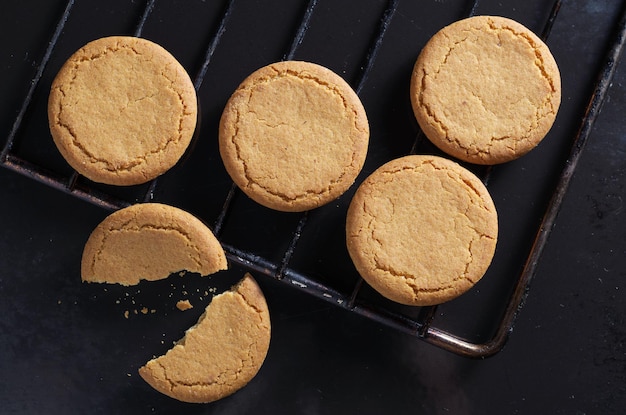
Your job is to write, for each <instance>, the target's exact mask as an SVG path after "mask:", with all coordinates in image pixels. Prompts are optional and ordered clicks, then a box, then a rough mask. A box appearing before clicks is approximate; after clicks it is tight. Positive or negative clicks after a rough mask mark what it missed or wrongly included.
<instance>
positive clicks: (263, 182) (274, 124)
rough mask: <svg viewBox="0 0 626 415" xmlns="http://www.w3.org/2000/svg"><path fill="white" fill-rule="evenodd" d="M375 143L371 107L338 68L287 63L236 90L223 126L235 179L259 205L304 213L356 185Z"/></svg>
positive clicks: (223, 150)
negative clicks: (368, 110) (367, 111)
mask: <svg viewBox="0 0 626 415" xmlns="http://www.w3.org/2000/svg"><path fill="white" fill-rule="evenodd" d="M368 143H369V125H368V122H367V117H366V114H365V109H364V108H363V105H362V104H361V101H360V99H359V97H358V96H357V95H356V93H355V92H354V91H353V90H352V88H351V87H350V86H349V85H348V84H347V83H346V82H345V81H344V80H343V79H342V78H341V77H340V76H339V75H337V74H335V73H334V72H332V71H331V70H329V69H327V68H325V67H323V66H320V65H317V64H314V63H310V62H300V61H285V62H278V63H274V64H271V65H268V66H266V67H263V68H261V69H258V70H257V71H255V72H254V73H252V74H251V75H250V76H248V77H247V78H246V79H245V80H244V81H243V82H242V83H241V85H240V86H239V87H238V88H237V89H236V91H235V92H234V93H233V95H232V96H231V98H230V99H229V101H228V103H227V104H226V107H225V108H224V111H223V114H222V118H221V121H220V126H219V146H220V154H221V156H222V160H223V162H224V166H225V167H226V170H227V171H228V173H229V174H230V176H231V177H232V179H233V181H234V182H235V183H236V184H237V186H239V188H241V189H242V190H243V192H244V193H246V194H247V195H248V196H249V197H250V198H252V199H253V200H255V201H256V202H258V203H260V204H262V205H264V206H266V207H269V208H272V209H276V210H280V211H289V212H298V211H305V210H309V209H313V208H316V207H318V206H321V205H324V204H326V203H328V202H330V201H331V200H334V199H336V198H337V197H339V196H340V195H341V194H343V193H344V192H345V191H346V190H347V189H348V188H349V187H350V186H351V185H352V183H354V180H355V179H356V177H357V175H358V174H359V172H360V171H361V168H362V167H363V163H364V161H365V156H366V153H367V147H368Z"/></svg>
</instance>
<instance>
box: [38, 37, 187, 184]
mask: <svg viewBox="0 0 626 415" xmlns="http://www.w3.org/2000/svg"><path fill="white" fill-rule="evenodd" d="M196 119H197V98H196V93H195V89H194V87H193V84H192V82H191V79H189V75H188V74H187V72H186V71H185V69H184V68H183V67H182V66H181V65H180V63H178V61H176V59H175V58H174V57H173V56H172V55H171V54H170V53H169V52H167V51H166V50H165V49H163V48H162V47H161V46H159V45H157V44H155V43H153V42H151V41H148V40H146V39H141V38H136V37H125V36H113V37H106V38H101V39H98V40H94V41H92V42H90V43H88V44H86V45H85V46H84V47H82V48H81V49H79V50H78V51H77V52H75V53H74V54H73V55H72V56H71V57H70V58H69V59H68V60H67V62H66V63H65V64H64V65H63V67H62V68H61V70H60V71H59V73H58V74H57V76H56V78H55V79H54V81H53V83H52V88H51V91H50V97H49V100H48V120H49V124H50V131H51V133H52V138H53V139H54V142H55V144H56V145H57V147H58V149H59V151H60V152H61V154H62V155H63V157H65V159H66V160H67V162H68V163H69V164H70V165H71V166H72V167H73V168H74V169H75V170H76V171H78V172H79V173H80V174H82V175H84V176H85V177H87V178H89V179H91V180H93V181H95V182H101V183H106V184H112V185H134V184H140V183H145V182H147V181H149V180H151V179H153V178H155V177H157V176H159V175H161V174H163V173H164V172H165V171H167V170H168V169H169V168H171V167H172V166H173V165H174V164H176V162H177V161H178V160H179V159H180V157H181V156H182V155H183V153H184V152H185V150H186V149H187V147H188V145H189V143H190V141H191V138H192V136H193V133H194V130H195V127H196Z"/></svg>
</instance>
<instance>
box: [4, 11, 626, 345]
mask: <svg viewBox="0 0 626 415" xmlns="http://www.w3.org/2000/svg"><path fill="white" fill-rule="evenodd" d="M580 7H586V6H585V3H584V2H575V1H574V2H561V1H554V2H552V1H551V2H545V1H527V2H526V1H525V2H506V4H502V2H496V1H480V2H478V1H472V2H467V1H453V0H450V1H427V2H415V1H401V0H389V1H345V2H336V1H331V0H309V1H289V2H287V1H284V2H256V1H244V0H230V1H210V2H202V1H194V2H191V1H190V2H184V3H178V2H167V1H154V0H150V1H147V2H132V1H123V0H114V1H109V2H106V4H99V5H98V6H94V5H93V3H90V2H87V1H81V0H70V1H67V2H65V3H59V4H57V5H55V7H52V6H50V8H51V9H52V10H51V13H50V15H51V18H50V21H49V23H48V25H47V26H45V29H46V30H43V29H40V30H39V32H40V33H41V38H40V43H39V44H40V45H41V48H40V49H39V54H38V56H37V57H36V58H33V61H34V65H33V73H32V74H31V76H30V78H29V79H28V82H24V85H23V88H22V89H21V90H20V93H19V94H16V95H19V96H20V98H19V99H16V101H15V103H14V104H15V118H14V119H13V122H12V124H11V126H10V128H9V129H8V130H9V131H8V134H7V135H6V140H5V141H4V142H3V143H2V144H3V150H2V154H1V159H0V164H2V165H3V166H4V167H6V168H9V169H11V170H14V171H17V172H19V173H22V174H24V175H25V176H27V177H30V178H32V179H34V180H37V181H41V182H43V183H46V184H48V185H50V186H52V187H53V188H55V189H58V190H59V191H62V192H65V193H68V194H70V195H73V196H76V197H77V198H80V199H84V200H86V201H87V202H89V203H91V204H94V205H96V206H99V207H102V208H103V212H110V211H112V210H115V209H118V208H120V207H123V206H127V205H129V204H133V203H141V202H147V201H156V202H161V203H168V204H171V205H174V206H177V207H180V208H183V209H185V210H187V211H189V212H191V213H193V214H194V215H196V216H198V217H199V218H200V219H202V220H203V221H205V222H206V223H207V224H208V225H209V226H210V227H211V228H212V229H213V230H214V232H215V233H216V235H217V236H218V238H219V239H220V241H221V242H222V244H223V246H224V247H225V249H226V251H227V254H228V258H229V260H230V262H231V264H232V265H234V266H236V267H241V268H242V269H244V270H250V271H253V272H254V273H255V275H265V276H267V277H269V278H272V279H274V280H277V281H280V282H282V283H285V284H287V285H289V286H291V287H293V288H294V289H297V290H301V291H304V292H306V293H308V294H311V295H313V296H316V297H318V298H321V299H323V300H325V301H327V302H329V303H331V304H333V305H335V306H337V307H340V308H344V309H346V310H349V311H351V312H355V313H357V314H360V315H362V316H364V317H365V318H369V319H372V320H375V321H377V322H380V323H382V324H384V325H387V326H389V327H392V328H394V329H397V330H400V331H402V332H405V333H408V334H410V335H412V336H414V337H415V338H416V339H418V340H424V341H426V342H429V343H431V344H433V345H436V346H438V347H442V348H444V349H446V350H449V351H451V352H454V353H457V354H460V355H463V356H470V357H487V356H490V355H493V354H494V353H497V352H498V351H500V350H501V349H502V348H503V346H504V345H505V342H506V340H507V338H508V335H509V333H510V332H511V330H512V328H513V325H514V321H515V317H516V315H517V313H518V311H519V309H520V307H521V306H522V305H523V302H524V298H525V296H526V295H527V293H528V290H529V289H530V282H531V280H532V277H533V276H534V272H535V266H536V264H537V263H538V260H539V258H540V256H541V254H542V250H543V247H544V245H545V243H546V241H547V240H548V238H549V235H550V231H551V229H552V226H553V224H554V221H555V218H556V216H557V214H558V212H559V208H560V204H561V201H562V199H563V197H564V195H565V193H566V191H567V187H568V184H569V180H570V179H571V177H572V175H573V174H574V172H575V169H576V165H577V161H578V158H579V157H580V154H582V152H583V151H584V145H585V143H586V140H587V137H588V136H589V132H590V131H591V129H592V127H593V123H594V121H595V118H596V116H597V114H598V113H599V111H600V109H601V108H602V103H603V101H604V96H605V94H606V91H607V89H608V87H609V85H610V82H611V79H612V76H613V71H614V69H615V67H616V63H617V62H618V61H619V58H620V54H621V50H622V46H623V42H624V18H623V17H622V14H617V13H616V14H615V17H614V19H613V20H611V21H608V22H607V21H604V22H603V24H604V25H605V26H609V29H608V30H606V31H605V32H603V33H602V34H601V35H600V34H599V35H598V36H597V37H596V38H592V39H587V40H586V41H585V42H582V43H581V44H580V45H579V47H578V48H574V49H572V47H571V46H572V44H573V43H574V42H573V41H572V36H576V34H577V33H576V31H575V30H572V28H571V27H569V26H568V25H567V24H565V23H561V22H562V21H569V19H571V17H570V16H571V15H572V14H575V13H576V12H577V8H580ZM614 7H615V6H614ZM615 8H616V10H617V9H619V7H615ZM620 12H621V11H620ZM621 13H623V12H621ZM472 14H494V15H504V16H506V17H510V18H513V19H516V20H518V21H519V22H521V23H522V24H524V25H526V26H527V27H529V28H530V29H531V30H533V31H534V32H536V33H537V34H538V35H540V36H542V37H544V38H545V39H546V42H547V44H548V46H549V47H550V48H551V49H552V51H553V53H554V55H555V57H556V60H557V62H558V63H559V65H560V67H561V68H562V77H563V89H564V90H563V102H562V105H561V108H560V112H559V115H558V117H557V121H556V123H555V125H554V127H553V128H552V130H551V131H550V133H549V134H548V136H547V137H546V139H545V140H544V141H543V142H542V143H541V144H540V146H539V147H538V148H536V149H535V150H533V151H532V152H531V153H530V154H528V155H527V156H524V157H523V158H521V159H519V160H516V161H514V162H510V163H507V164H505V165H498V166H488V167H484V166H473V165H466V167H468V168H469V169H471V170H472V171H474V172H475V173H476V174H477V175H478V176H479V177H481V178H482V179H483V180H484V181H485V183H486V184H487V186H488V189H489V191H490V193H491V194H492V197H493V199H494V202H495V204H496V207H497V209H498V214H499V225H500V232H499V240H498V246H497V249H496V254H495V257H494V260H493V263H492V265H491V267H490V269H489V270H488V272H487V274H486V275H485V277H484V278H483V279H482V280H481V281H480V282H479V283H478V284H477V285H476V286H475V288H474V289H472V290H471V291H470V292H468V293H467V294H465V295H463V296H461V297H460V298H458V299H456V300H453V301H451V302H449V303H446V304H443V305H440V306H436V307H421V308H420V307H407V306H401V305H398V304H395V303H393V302H390V301H388V300H386V299H384V298H382V297H381V296H380V295H379V294H377V293H376V292H374V291H373V290H372V289H371V288H370V287H368V286H367V284H365V283H364V282H363V281H362V279H361V278H360V277H359V275H358V273H357V272H356V270H355V268H354V266H353V264H352V263H351V261H350V258H349V256H348V254H347V250H346V247H345V230H344V224H345V215H346V210H347V206H348V204H349V202H350V198H351V196H352V195H353V193H354V190H355V188H356V186H357V185H358V183H360V182H361V181H362V180H363V179H364V178H365V177H366V176H367V175H368V174H370V173H371V172H373V171H374V170H375V169H376V168H377V167H379V166H380V165H382V164H383V163H385V162H387V161H389V160H391V159H393V158H396V157H400V156H403V155H406V154H411V153H424V154H440V153H439V152H438V150H437V149H436V148H434V147H433V146H432V145H430V143H429V142H428V141H427V140H426V139H424V137H423V135H422V134H421V132H420V130H419V127H418V125H417V123H416V121H415V119H414V117H413V115H412V111H411V108H410V103H409V98H408V85H409V78H410V73H411V68H412V66H413V63H414V62H415V59H416V57H417V54H418V53H419V51H420V50H421V48H422V46H423V45H424V44H425V43H426V41H427V40H428V39H429V38H430V36H432V35H433V34H434V33H435V32H436V31H437V30H439V29H440V28H442V27H443V26H445V25H447V24H449V23H452V22H454V21H455V20H458V19H461V18H464V17H467V16H469V15H472ZM107 35H134V36H141V37H145V38H147V39H150V40H153V41H155V42H157V43H159V44H161V45H162V46H164V47H165V48H166V49H168V50H169V51H170V52H171V53H172V54H173V55H174V56H175V57H177V58H178V59H179V61H180V62H181V63H182V64H183V66H184V67H185V68H186V69H187V70H188V71H189V73H190V75H191V76H192V79H193V80H194V84H195V86H196V89H197V92H198V97H199V102H200V115H199V121H200V122H199V129H198V131H197V134H196V137H195V139H194V142H193V145H192V146H191V147H190V149H189V151H188V152H187V154H186V155H185V156H184V158H183V160H181V162H180V163H179V164H178V165H176V166H175V167H174V168H173V169H172V170H170V171H169V172H167V173H166V174H165V175H163V176H162V177H160V178H158V179H157V180H155V181H153V182H151V183H148V184H146V185H141V186H132V187H128V188H117V187H112V186H106V185H101V184H96V183H92V182H90V181H89V180H87V179H85V178H83V177H81V176H80V175H78V174H76V173H75V172H74V171H73V170H72V169H71V168H70V167H69V166H68V165H67V163H66V162H65V161H64V160H63V159H62V157H61V156H60V154H59V153H58V151H57V150H56V148H55V147H54V144H53V142H52V140H51V137H50V133H49V131H48V127H47V119H46V104H47V95H48V91H49V88H50V84H51V82H52V79H53V77H54V76H55V74H56V72H57V71H58V70H59V68H60V67H61V65H62V64H63V62H64V61H65V59H67V58H68V57H69V55H70V54H71V53H73V52H74V51H75V50H76V49H78V48H79V47H81V46H82V45H83V44H85V43H86V42H88V41H90V40H93V39H95V38H98V37H102V36H107ZM590 56H591V57H593V58H594V59H596V60H594V61H593V63H592V64H590V63H589V59H591V58H590ZM598 57H600V59H597V58H598ZM285 59H297V60H306V61H311V62H315V63H318V64H321V65H324V66H326V67H328V68H330V69H332V70H333V71H335V72H337V73H338V74H339V75H341V76H342V77H343V78H344V79H346V80H347V81H348V82H349V83H350V84H351V85H352V86H353V88H354V89H355V90H356V91H357V93H358V94H359V96H360V98H361V100H362V101H363V104H364V106H365V109H366V111H367V114H368V118H369V122H370V129H371V139H370V149H369V153H368V156H367V160H366V163H365V166H364V168H363V171H362V173H361V175H360V176H359V178H358V179H357V182H356V183H355V185H354V186H353V187H352V188H351V189H350V190H349V191H348V192H347V193H346V194H344V195H343V196H342V197H340V198H339V199H337V200H336V201H334V202H332V203H330V204H328V205H326V206H324V207H320V208H318V209H315V210H312V211H310V212H305V213H284V212H276V211H272V210H269V209H267V208H264V207H262V206H260V205H258V204H256V203H254V202H252V201H251V200H249V199H248V198H247V197H246V196H245V195H244V194H243V193H241V192H240V191H239V190H238V189H237V188H236V187H235V186H234V185H233V183H232V181H231V180H230V178H229V177H228V175H227V174H226V171H225V170H224V167H223V165H222V162H221V159H220V157H219V152H218V147H217V125H218V121H219V117H220V115H221V111H222V109H223V107H224V104H225V102H226V100H227V99H228V97H229V96H230V94H231V93H232V92H233V91H234V89H235V88H236V87H237V85H238V84H239V83H240V82H241V81H242V80H243V79H244V78H245V77H246V76H247V75H248V74H249V73H251V72H252V71H254V70H255V69H257V68H259V67H261V66H264V65H266V64H269V63H271V62H275V61H279V60H285ZM94 226H95V224H94ZM86 237H87V235H85V238H86ZM75 277H76V278H79V276H78V275H76V276H75ZM185 281H186V282H185V284H187V285H185V286H182V285H180V284H182V283H180V282H176V283H172V282H171V280H168V281H166V282H162V283H156V284H151V285H149V286H147V285H146V284H141V285H140V286H138V287H137V289H136V290H134V289H133V290H128V289H122V288H120V287H109V288H104V287H100V286H89V287H86V288H84V292H83V293H79V294H77V295H78V296H83V295H84V296H86V297H87V298H89V299H90V301H91V303H92V304H97V305H98V308H99V309H104V310H105V311H104V312H103V313H101V314H99V315H98V317H95V316H94V324H103V321H104V319H105V318H106V317H107V316H108V317H110V316H112V315H117V316H119V315H121V314H123V313H124V312H125V311H130V313H131V317H132V314H137V315H139V314H141V310H142V309H143V307H146V309H147V310H148V313H150V311H151V310H152V309H153V308H158V307H159V306H162V305H163V304H168V306H167V307H170V308H171V306H172V304H171V301H170V299H171V298H172V297H173V296H168V295H166V294H167V293H169V294H171V290H172V289H178V290H185V291H190V292H194V293H196V294H194V296H195V297H194V298H195V299H196V301H198V302H203V301H204V302H206V301H208V300H210V297H211V295H212V294H214V293H215V292H218V291H220V290H222V289H225V287H227V286H228V284H229V283H231V282H232V281H230V280H228V279H226V280H225V281H223V282H219V281H216V280H215V279H211V281H212V287H213V289H211V290H210V292H209V291H207V289H206V286H205V285H203V284H204V282H203V281H201V280H198V279H197V278H194V276H188V278H187V279H186V280H185ZM172 284H174V285H172ZM217 286H219V289H218V288H216V287H217ZM170 287H172V288H170ZM168 290H169V291H168ZM139 298H141V300H139ZM139 303H141V307H139ZM157 326H158V323H155V326H154V328H155V330H156V327H157ZM150 327H152V326H150ZM179 334H180V333H179ZM174 337H175V336H174Z"/></svg>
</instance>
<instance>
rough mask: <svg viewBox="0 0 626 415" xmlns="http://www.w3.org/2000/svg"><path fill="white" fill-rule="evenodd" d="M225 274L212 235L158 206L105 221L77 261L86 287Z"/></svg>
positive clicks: (223, 260) (221, 254)
mask: <svg viewBox="0 0 626 415" xmlns="http://www.w3.org/2000/svg"><path fill="white" fill-rule="evenodd" d="M226 268H227V262H226V255H225V254H224V250H223V249H222V246H221V245H220V243H219V241H218V240H217V239H216V238H215V236H214V235H213V233H212V232H211V230H210V229H209V228H208V227H207V226H206V225H205V224H204V223H202V222H201V221H200V220H199V219H197V218H196V217H195V216H193V215H191V214H190V213H188V212H186V211H184V210H181V209H178V208H175V207H173V206H169V205H164V204H160V203H140V204H136V205H132V206H130V207H127V208H124V209H120V210H118V211H116V212H113V213H112V214H110V215H109V216H107V217H106V218H105V219H104V220H103V221H102V222H100V224H99V225H98V226H97V227H96V228H95V229H94V230H93V232H92V233H91V235H90V236H89V239H88V240H87V243H86V244H85V248H84V250H83V256H82V261H81V276H82V280H83V281H86V282H106V283H113V284H121V285H134V284H137V283H139V281H140V280H149V281H154V280H159V279H163V278H167V277H168V276H170V275H171V274H173V273H175V272H179V271H189V272H196V273H199V274H201V275H209V274H213V273H215V272H217V271H220V270H224V269H226Z"/></svg>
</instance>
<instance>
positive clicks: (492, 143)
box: [410, 16, 561, 164]
mask: <svg viewBox="0 0 626 415" xmlns="http://www.w3.org/2000/svg"><path fill="white" fill-rule="evenodd" d="M410 94H411V103H412V106H413V111H414V113H415V117H416V118H417V121H418V123H419V125H420V127H421V128H422V130H423V131H424V134H425V135H426V136H427V137H428V138H429V139H430V140H431V141H432V142H433V143H434V144H435V145H436V146H437V147H439V148H440V149H441V150H442V151H444V152H446V153H448V154H450V155H452V156H454V157H457V158H459V159H461V160H464V161H467V162H470V163H476V164H496V163H503V162H507V161H510V160H513V159H515V158H518V157H520V156H522V155H524V154H526V153H527V152H529V151H530V150H531V149H533V148H534V147H535V146H537V144H539V142H540V141H541V140H542V139H543V138H544V136H545V135H546V134H547V133H548V131H549V130H550V128H551V127H552V124H553V122H554V119H555V117H556V114H557V111H558V108H559V105H560V102H561V78H560V74H559V69H558V67H557V64H556V62H555V60H554V58H553V57H552V54H551V53H550V50H549V49H548V47H547V46H546V45H545V43H543V42H542V41H541V39H539V38H538V37H537V36H535V34H534V33H532V32H531V31H530V30H529V29H527V28H526V27H524V26H522V25H521V24H519V23H517V22H515V21H513V20H510V19H507V18H504V17H494V16H476V17H471V18H468V19H464V20H461V21H458V22H456V23H453V24H451V25H449V26H447V27H445V28H443V29H441V30H440V31H439V32H437V33H436V34H435V35H434V36H433V37H432V38H431V39H430V40H429V41H428V43H427V44H426V46H424V49H423V50H422V52H421V53H420V55H419V57H418V58H417V61H416V63H415V66H414V68H413V74H412V78H411V91H410Z"/></svg>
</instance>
